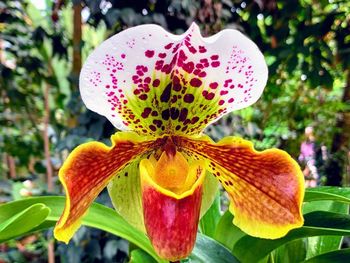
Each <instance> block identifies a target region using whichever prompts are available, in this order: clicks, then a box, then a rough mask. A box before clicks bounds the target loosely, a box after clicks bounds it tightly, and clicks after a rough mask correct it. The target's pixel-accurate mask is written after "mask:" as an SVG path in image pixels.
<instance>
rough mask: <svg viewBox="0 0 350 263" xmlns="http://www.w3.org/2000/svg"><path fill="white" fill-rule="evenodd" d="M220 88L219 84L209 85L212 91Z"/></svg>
mask: <svg viewBox="0 0 350 263" xmlns="http://www.w3.org/2000/svg"><path fill="white" fill-rule="evenodd" d="M218 86H219V84H218V83H217V82H212V83H210V84H209V87H210V88H211V89H216V88H217V87H218Z"/></svg>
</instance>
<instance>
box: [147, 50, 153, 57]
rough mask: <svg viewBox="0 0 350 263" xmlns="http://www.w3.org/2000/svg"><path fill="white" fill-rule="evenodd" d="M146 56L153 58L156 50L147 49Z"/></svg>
mask: <svg viewBox="0 0 350 263" xmlns="http://www.w3.org/2000/svg"><path fill="white" fill-rule="evenodd" d="M145 56H146V57H148V58H151V57H153V56H154V50H146V52H145Z"/></svg>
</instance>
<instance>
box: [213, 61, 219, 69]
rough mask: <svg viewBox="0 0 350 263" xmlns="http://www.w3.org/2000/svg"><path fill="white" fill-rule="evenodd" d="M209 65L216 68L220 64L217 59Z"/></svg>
mask: <svg viewBox="0 0 350 263" xmlns="http://www.w3.org/2000/svg"><path fill="white" fill-rule="evenodd" d="M211 66H212V67H213V68H217V67H218V66H220V62H219V61H214V62H212V63H211Z"/></svg>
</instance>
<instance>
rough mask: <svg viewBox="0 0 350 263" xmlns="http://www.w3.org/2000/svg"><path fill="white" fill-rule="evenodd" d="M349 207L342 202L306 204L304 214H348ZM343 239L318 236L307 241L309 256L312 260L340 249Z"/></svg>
mask: <svg viewBox="0 0 350 263" xmlns="http://www.w3.org/2000/svg"><path fill="white" fill-rule="evenodd" d="M348 209H349V206H348V205H347V204H344V203H340V202H333V201H314V202H310V203H306V204H304V212H305V211H308V212H313V211H320V210H321V211H322V210H324V211H329V212H335V213H342V214H348ZM342 239H343V237H341V236H316V237H309V238H308V239H307V246H308V249H307V255H306V258H311V257H314V256H317V255H319V254H323V253H326V252H329V251H332V250H336V249H339V248H340V245H341V242H342Z"/></svg>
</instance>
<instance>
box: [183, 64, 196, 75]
mask: <svg viewBox="0 0 350 263" xmlns="http://www.w3.org/2000/svg"><path fill="white" fill-rule="evenodd" d="M182 68H183V69H184V70H185V71H186V72H187V73H192V71H193V69H194V63H193V62H192V61H190V62H188V63H185V64H184V65H183V67H182Z"/></svg>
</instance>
